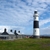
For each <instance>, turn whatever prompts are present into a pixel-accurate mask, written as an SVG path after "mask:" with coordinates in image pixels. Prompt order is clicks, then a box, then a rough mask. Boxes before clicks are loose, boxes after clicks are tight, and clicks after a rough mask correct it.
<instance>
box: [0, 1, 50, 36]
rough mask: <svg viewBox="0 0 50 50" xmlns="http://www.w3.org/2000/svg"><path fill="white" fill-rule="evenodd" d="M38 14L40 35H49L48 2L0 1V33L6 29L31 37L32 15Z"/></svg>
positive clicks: (49, 11)
mask: <svg viewBox="0 0 50 50" xmlns="http://www.w3.org/2000/svg"><path fill="white" fill-rule="evenodd" d="M35 10H37V11H38V14H39V27H40V28H39V29H40V35H50V0H41V1H40V0H0V32H3V31H4V28H7V32H9V31H10V30H11V29H12V30H13V31H14V30H17V31H18V30H20V31H21V34H26V35H33V21H34V18H33V15H34V11H35Z"/></svg>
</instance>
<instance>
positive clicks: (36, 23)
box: [33, 10, 40, 38]
mask: <svg viewBox="0 0 50 50" xmlns="http://www.w3.org/2000/svg"><path fill="white" fill-rule="evenodd" d="M38 16H39V15H38V12H37V10H36V11H34V16H33V17H34V21H33V37H34V38H39V37H40V35H39V17H38Z"/></svg>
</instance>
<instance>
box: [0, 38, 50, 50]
mask: <svg viewBox="0 0 50 50" xmlns="http://www.w3.org/2000/svg"><path fill="white" fill-rule="evenodd" d="M0 50H50V39H29V38H28V39H17V40H14V41H5V40H0Z"/></svg>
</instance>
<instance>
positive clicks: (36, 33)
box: [34, 28, 39, 36]
mask: <svg viewBox="0 0 50 50" xmlns="http://www.w3.org/2000/svg"><path fill="white" fill-rule="evenodd" d="M34 36H39V28H34Z"/></svg>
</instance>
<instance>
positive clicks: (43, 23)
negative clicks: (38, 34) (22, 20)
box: [40, 18, 50, 26]
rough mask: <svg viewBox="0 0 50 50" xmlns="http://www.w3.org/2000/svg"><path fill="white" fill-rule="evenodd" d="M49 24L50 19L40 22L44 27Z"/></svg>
mask: <svg viewBox="0 0 50 50" xmlns="http://www.w3.org/2000/svg"><path fill="white" fill-rule="evenodd" d="M49 22H50V18H48V19H44V20H40V26H43V25H45V24H47V23H49Z"/></svg>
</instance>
